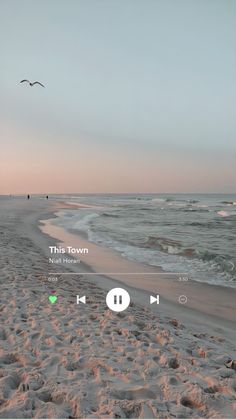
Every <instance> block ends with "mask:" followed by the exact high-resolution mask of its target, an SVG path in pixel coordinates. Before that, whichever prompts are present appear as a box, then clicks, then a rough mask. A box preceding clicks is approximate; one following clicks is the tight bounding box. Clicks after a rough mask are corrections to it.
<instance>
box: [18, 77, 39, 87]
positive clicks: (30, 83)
mask: <svg viewBox="0 0 236 419" xmlns="http://www.w3.org/2000/svg"><path fill="white" fill-rule="evenodd" d="M24 82H26V83H29V85H30V86H31V87H32V86H34V85H35V84H39V85H40V86H42V87H45V86H44V85H43V84H42V83H40V82H39V81H34V82H33V83H32V82H31V81H29V80H26V79H24V80H21V81H20V83H24Z"/></svg>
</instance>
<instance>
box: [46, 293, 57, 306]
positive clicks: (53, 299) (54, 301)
mask: <svg viewBox="0 0 236 419" xmlns="http://www.w3.org/2000/svg"><path fill="white" fill-rule="evenodd" d="M48 299H49V301H50V303H52V304H54V303H56V301H57V296H56V295H49V297H48Z"/></svg>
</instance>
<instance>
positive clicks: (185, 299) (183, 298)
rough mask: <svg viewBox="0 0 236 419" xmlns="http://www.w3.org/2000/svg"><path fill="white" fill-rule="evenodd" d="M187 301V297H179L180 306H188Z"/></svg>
mask: <svg viewBox="0 0 236 419" xmlns="http://www.w3.org/2000/svg"><path fill="white" fill-rule="evenodd" d="M187 301H188V299H187V297H186V295H180V296H179V303H180V304H186V303H187Z"/></svg>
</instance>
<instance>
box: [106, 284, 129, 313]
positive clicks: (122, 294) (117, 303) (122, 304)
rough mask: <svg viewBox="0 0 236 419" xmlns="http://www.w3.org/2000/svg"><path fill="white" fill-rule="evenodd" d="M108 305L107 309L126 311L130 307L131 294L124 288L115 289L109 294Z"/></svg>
mask: <svg viewBox="0 0 236 419" xmlns="http://www.w3.org/2000/svg"><path fill="white" fill-rule="evenodd" d="M106 303H107V307H108V308H109V309H110V310H112V311H116V312H120V311H124V310H126V309H127V308H128V307H129V303H130V296H129V293H128V292H127V291H126V290H124V289H123V288H113V289H112V290H110V291H109V292H108V293H107V296H106Z"/></svg>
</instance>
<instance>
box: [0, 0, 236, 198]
mask: <svg viewBox="0 0 236 419" xmlns="http://www.w3.org/2000/svg"><path fill="white" fill-rule="evenodd" d="M235 21H236V2H235V0H220V1H219V0H178V1H176V0H70V1H68V0H50V1H48V0H21V1H19V0H1V1H0V51H1V53H0V72H1V77H0V194H16V193H76V192H77V193H93V192H96V193H99V192H102V193H106V192H113V193H115V192H117V193H122V192H126V193H129V192H133V193H136V192H146V193H151V192H152V193H158V192H160V193H164V192H166V193H171V192H172V193H174V192H175V193H177V192H180V193H181V192H210V193H217V192H225V193H235V192H236V164H235V162H236V117H235V112H236V107H235V104H236V83H235V81H236V73H235V69H236V50H235V40H236V25H235ZM24 78H27V79H30V80H32V81H34V80H39V81H41V82H42V83H43V84H45V88H42V87H40V86H35V87H32V88H31V87H30V86H28V85H26V84H24V83H22V84H20V83H19V82H20V81H21V80H22V79H24Z"/></svg>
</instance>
